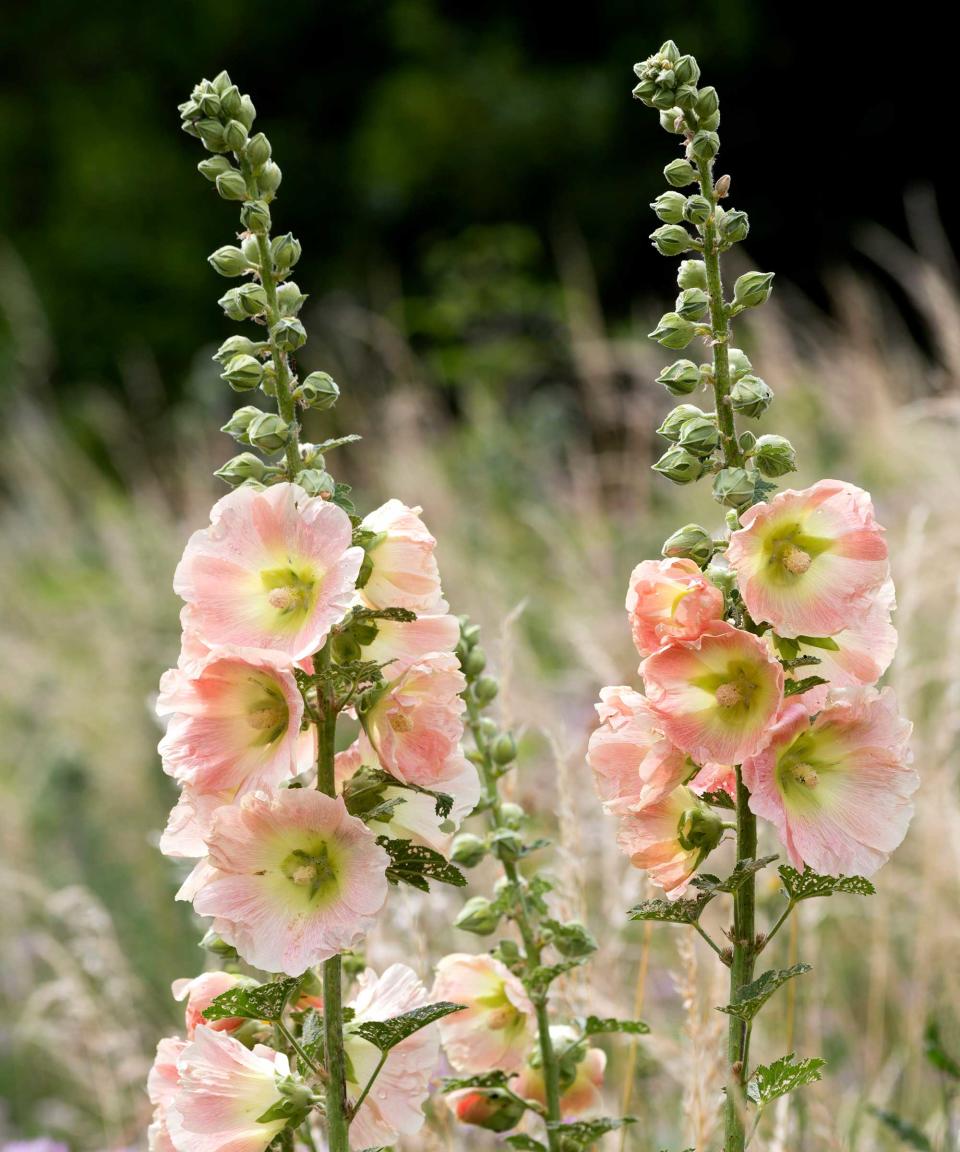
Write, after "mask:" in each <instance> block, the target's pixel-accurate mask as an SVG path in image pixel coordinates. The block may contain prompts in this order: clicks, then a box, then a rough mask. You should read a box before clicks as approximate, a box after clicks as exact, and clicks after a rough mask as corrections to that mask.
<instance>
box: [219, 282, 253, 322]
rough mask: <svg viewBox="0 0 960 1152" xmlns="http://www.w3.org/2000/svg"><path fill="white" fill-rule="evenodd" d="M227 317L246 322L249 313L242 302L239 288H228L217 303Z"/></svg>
mask: <svg viewBox="0 0 960 1152" xmlns="http://www.w3.org/2000/svg"><path fill="white" fill-rule="evenodd" d="M217 303H218V304H219V305H220V307H221V308H222V309H223V311H224V312H225V313H226V315H227V317H228V318H229V319H231V320H246V318H247V313H246V311H245V310H244V308H243V304H242V303H241V300H240V289H239V288H228V289H227V291H226V292H224V294H223V295H222V296H221V297H220V299H219V300H218V301H217Z"/></svg>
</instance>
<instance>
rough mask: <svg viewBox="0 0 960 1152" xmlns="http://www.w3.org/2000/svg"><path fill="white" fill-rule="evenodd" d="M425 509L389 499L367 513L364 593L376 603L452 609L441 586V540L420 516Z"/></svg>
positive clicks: (427, 611) (432, 610)
mask: <svg viewBox="0 0 960 1152" xmlns="http://www.w3.org/2000/svg"><path fill="white" fill-rule="evenodd" d="M421 511H422V509H421V508H408V507H407V506H406V504H404V503H402V502H401V501H400V500H388V501H387V502H386V504H383V505H381V506H380V507H379V508H377V509H375V510H374V511H373V512H371V513H369V515H367V516H365V517H364V518H363V522H362V523H361V525H360V527H361V528H362V529H363V530H364V531H366V532H368V533H370V534H371V535H372V537H373V539H372V540H371V542H370V543H369V544H368V545H367V548H366V552H367V561H366V564H365V574H366V579H365V580H364V579H361V586H362V587H361V593H360V594H361V596H362V598H363V601H364V603H365V604H367V605H368V606H369V607H370V608H409V609H411V610H412V611H413V612H416V613H418V614H420V613H422V614H425V615H436V614H438V613H444V612H446V610H447V602H446V601H445V600H444V599H443V594H442V591H441V588H440V573H439V570H438V568H437V560H436V557H435V556H434V549H435V548H436V546H437V542H436V540H435V539H434V538H433V536H431V535H430V533H429V532H428V531H427V527H426V525H425V524H424V522H423V521H422V520H421V519H420V513H421Z"/></svg>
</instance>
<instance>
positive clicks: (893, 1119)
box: [867, 1104, 933, 1152]
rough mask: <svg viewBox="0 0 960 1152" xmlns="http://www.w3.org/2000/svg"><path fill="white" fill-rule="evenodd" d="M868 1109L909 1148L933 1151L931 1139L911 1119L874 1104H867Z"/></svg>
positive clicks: (926, 1151)
mask: <svg viewBox="0 0 960 1152" xmlns="http://www.w3.org/2000/svg"><path fill="white" fill-rule="evenodd" d="M867 1111H868V1112H870V1113H871V1114H872V1115H873V1116H876V1118H877V1119H878V1120H879V1121H880V1123H881V1124H884V1125H885V1126H886V1127H887V1128H889V1129H890V1131H891V1132H893V1134H894V1135H895V1136H899V1137H900V1139H901V1140H902V1141H903V1143H904V1144H906V1145H907V1147H908V1148H916V1149H918V1152H933V1145H932V1144H931V1143H930V1140H929V1139H928V1138H927V1136H925V1135H924V1133H923V1132H921V1131H920V1129H919V1128H917V1127H916V1125H914V1124H911V1123H910V1121H909V1120H904V1119H903V1117H902V1116H897V1115H895V1114H894V1113H893V1112H885V1111H884V1110H883V1109H882V1108H875V1107H874V1106H873V1105H872V1104H868V1105H867Z"/></svg>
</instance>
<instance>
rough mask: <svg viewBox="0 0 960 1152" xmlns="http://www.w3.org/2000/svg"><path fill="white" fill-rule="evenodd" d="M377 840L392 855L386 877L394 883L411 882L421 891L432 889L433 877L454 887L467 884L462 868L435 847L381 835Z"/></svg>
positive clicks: (461, 886)
mask: <svg viewBox="0 0 960 1152" xmlns="http://www.w3.org/2000/svg"><path fill="white" fill-rule="evenodd" d="M377 843H378V844H379V845H380V847H381V848H384V849H385V850H386V852H387V854H388V855H389V857H390V863H389V864H388V865H387V879H388V880H389V881H390V883H391V884H401V883H402V884H410V885H411V886H412V887H413V888H419V890H420V891H421V892H429V891H430V881H431V880H437V881H439V883H441V884H452V885H453V886H454V887H455V888H465V887H466V884H467V878H466V877H465V876H464V874H463V873H462V872H461V871H460V869H459V868H457V867H456V866H455V865H453V864H451V863H450V862H449V861H448V860H444V858H443V857H442V856H441V855H440V853H439V852H434V850H433V849H432V848H427V847H426V846H425V845H423V844H413V843H412V842H411V841H410V840H390V839H388V837H386V836H378V837H377Z"/></svg>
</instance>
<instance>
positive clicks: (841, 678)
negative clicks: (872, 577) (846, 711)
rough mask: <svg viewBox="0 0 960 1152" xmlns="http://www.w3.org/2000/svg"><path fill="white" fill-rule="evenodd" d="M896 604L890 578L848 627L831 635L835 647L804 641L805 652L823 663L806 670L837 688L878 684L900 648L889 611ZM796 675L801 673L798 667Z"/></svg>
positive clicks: (803, 648)
mask: <svg viewBox="0 0 960 1152" xmlns="http://www.w3.org/2000/svg"><path fill="white" fill-rule="evenodd" d="M895 607H896V596H895V594H894V590H893V581H892V580H888V581H887V582H886V583H885V584H883V585H881V587H880V588H879V589H878V590H877V592H876V593H875V594H874V595H873V596H872V597H871V598H870V600H869V601H868V602H867V606H866V608H865V610H864V612H863V613H862V614H861V615H859V616H858V617H857V618H856V620H854V621H853V623H851V625H850V627H849V628H844V629H843V631H842V632H837V633H836V634H835V635H834V636H832V637H831V638H830V639H831V640H832V641H833V643H834V644H836V648H820V647H815V646H813V645H809V646H808V645H806V644H802V645H801V650H802V652H803V654H804V655H810V656H816V657H818V659H819V660H820V663H819V664H818V665H816V666H815V667H811V668H809V669H808V670H807V674H808V675H809V674H810V673H814V674H816V675H817V676H822V677H823V678H824V679H825V680H828V681H829V682H830V684H832V685H833V686H834V687H835V688H853V687H856V685H858V684H875V683H876V682H877V681H878V680H879V679H880V677H881V676H882V675H883V674H884V672H886V670H887V669H888V668H889V667H890V663H891V661H892V660H893V657H894V654H895V653H896V650H897V630H896V628H894V626H893V624H892V622H891V620H890V614H891V612H892V611H893V609H894V608H895ZM796 675H802V672H801V671H798V672H797V673H796Z"/></svg>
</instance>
